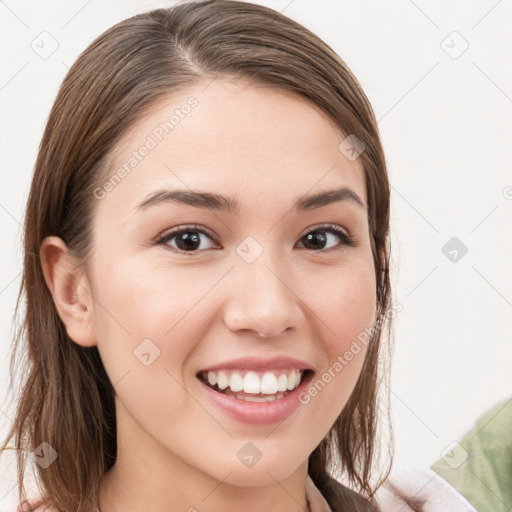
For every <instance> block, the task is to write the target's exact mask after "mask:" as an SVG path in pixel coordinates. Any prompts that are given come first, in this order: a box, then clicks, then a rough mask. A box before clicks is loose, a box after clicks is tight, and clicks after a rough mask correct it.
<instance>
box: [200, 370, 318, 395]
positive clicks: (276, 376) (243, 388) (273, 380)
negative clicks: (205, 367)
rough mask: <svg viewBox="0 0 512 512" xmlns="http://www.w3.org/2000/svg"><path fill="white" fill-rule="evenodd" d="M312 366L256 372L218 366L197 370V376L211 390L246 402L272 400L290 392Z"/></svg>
mask: <svg viewBox="0 0 512 512" xmlns="http://www.w3.org/2000/svg"><path fill="white" fill-rule="evenodd" d="M312 373H313V371H312V370H299V369H289V368H288V369H283V370H276V371H266V372H255V371H250V370H249V371H247V370H244V371H240V370H220V371H208V372H204V371H203V372H199V373H198V374H197V378H198V379H199V380H201V382H203V383H204V384H206V385H207V386H208V387H209V388H211V389H213V390H214V391H216V392H218V393H221V394H224V395H228V396H232V397H234V398H237V399H238V400H245V401H247V402H272V401H274V400H280V399H282V398H284V397H285V396H287V395H289V394H290V393H292V392H293V391H294V390H295V389H296V388H297V387H298V386H299V385H300V384H301V383H302V382H304V380H306V379H307V378H309V376H310V375H311V374H312Z"/></svg>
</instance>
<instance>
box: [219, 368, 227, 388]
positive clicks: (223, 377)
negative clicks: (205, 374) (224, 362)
mask: <svg viewBox="0 0 512 512" xmlns="http://www.w3.org/2000/svg"><path fill="white" fill-rule="evenodd" d="M217 386H219V388H220V389H226V388H227V387H228V386H229V379H228V376H227V375H226V374H225V373H224V372H222V371H220V372H219V373H217Z"/></svg>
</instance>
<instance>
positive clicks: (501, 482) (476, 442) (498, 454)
mask: <svg viewBox="0 0 512 512" xmlns="http://www.w3.org/2000/svg"><path fill="white" fill-rule="evenodd" d="M451 448H452V449H448V450H447V451H445V452H443V455H442V458H441V459H440V460H438V461H437V462H436V463H435V464H434V465H433V466H432V469H433V470H434V471H435V472H436V473H439V475H440V476H441V477H442V478H444V479H445V480H446V481H447V482H448V483H450V484H451V485H452V486H453V487H455V489H457V490H458V491H459V492H460V493H461V494H462V495H463V496H464V497H465V498H466V499H467V500H468V501H469V502H470V503H471V505H473V507H475V508H476V510H477V511H478V512H511V511H512V398H510V399H508V400H505V401H504V402H501V403H500V404H498V405H497V406H495V407H493V408H492V409H491V410H489V411H488V412H486V413H485V414H484V415H483V416H482V417H481V418H479V419H478V420H477V422H476V423H475V426H474V427H473V429H472V430H470V431H469V432H468V433H467V434H465V436H464V437H463V438H462V440H461V441H460V444H459V443H454V444H453V446H452V447H451Z"/></svg>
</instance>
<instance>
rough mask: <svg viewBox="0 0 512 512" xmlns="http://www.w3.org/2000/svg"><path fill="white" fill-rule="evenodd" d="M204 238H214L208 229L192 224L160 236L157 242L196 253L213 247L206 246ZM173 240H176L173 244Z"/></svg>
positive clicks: (177, 249)
mask: <svg viewBox="0 0 512 512" xmlns="http://www.w3.org/2000/svg"><path fill="white" fill-rule="evenodd" d="M204 239H206V240H212V237H211V236H210V235H209V234H208V233H207V232H206V231H204V230H202V229H197V228H195V227H193V226H190V227H186V228H181V229H177V230H174V231H171V232H170V233H167V234H165V235H163V236H162V237H160V238H158V240H156V242H155V243H156V244H163V245H165V246H167V247H169V248H170V249H171V250H175V251H177V252H189V253H194V252H198V251H204V250H208V249H211V247H204V245H205V242H203V240H204ZM171 241H174V242H173V243H172V244H171V243H170V242H171Z"/></svg>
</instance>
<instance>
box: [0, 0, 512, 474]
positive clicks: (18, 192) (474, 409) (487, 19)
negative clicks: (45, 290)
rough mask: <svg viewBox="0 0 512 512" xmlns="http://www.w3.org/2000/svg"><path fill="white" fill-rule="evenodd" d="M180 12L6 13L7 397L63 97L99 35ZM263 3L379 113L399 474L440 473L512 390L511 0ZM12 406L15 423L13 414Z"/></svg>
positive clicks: (0, 192) (145, 6) (55, 6)
mask: <svg viewBox="0 0 512 512" xmlns="http://www.w3.org/2000/svg"><path fill="white" fill-rule="evenodd" d="M172 3H173V2H167V3H166V2H149V1H148V2H143V1H133V0H132V1H126V0H123V1H101V2H100V1H98V0H92V1H91V0H90V1H88V2H87V1H80V2H78V1H69V0H66V1H58V2H57V1H54V2H51V3H50V2H40V1H30V2H28V1H17V2H14V1H13V0H5V1H3V2H1V3H0V22H1V26H2V29H1V31H0V59H1V74H0V106H1V113H2V115H1V126H0V154H1V159H0V165H1V168H0V169H1V187H0V235H1V243H0V269H1V273H0V315H1V317H0V328H1V334H0V336H1V341H2V342H1V343H0V389H1V390H2V394H3V390H5V388H6V387H7V383H8V380H7V379H8V367H7V364H8V355H9V349H10V343H11V339H12V325H11V319H12V315H13V311H14V304H15V300H16V295H17V289H18V287H19V283H20V278H21V273H20V271H21V229H20V224H21V223H22V220H23V215H24V207H25V203H26V199H27V195H28V190H29V185H30V179H31V173H32V169H33V165H34V162H35V158H36V152H37V147H38V144H39V141H40V138H41V136H42V133H43V128H44V125H45V121H46V119H47V116H48V113H49V111H50V108H51V105H52V102H53V100H54V98H55V95H56V93H57V89H58V86H59V85H60V82H61V81H62V79H63V78H64V75H65V73H66V72H67V69H68V67H69V66H70V65H71V64H72V63H73V62H74V60H75V59H76V58H77V56H78V54H79V53H80V52H81V51H83V50H84V49H85V48H86V46H87V45H88V44H89V43H90V42H91V41H92V40H93V39H94V38H95V37H96V36H97V35H99V34H100V33H101V32H103V31H104V30H106V29H107V28H108V27H110V26H112V25H113V24H114V23H116V22H118V21H120V20H122V19H124V18H127V17H129V16H132V15H134V14H136V13H139V12H143V11H146V10H149V9H152V8H156V7H164V6H166V5H171V4H172ZM257 3H261V4H264V5H267V6H269V7H272V8H274V9H276V10H278V11H283V13H284V14H286V15H287V16H289V17H291V18H293V19H295V20H297V21H299V22H300V23H302V24H304V25H305V26H306V27H308V28H309V29H311V30H312V31H313V32H315V33H316V34H318V35H319V36H320V37H321V38H323V39H324V40H325V41H326V42H327V43H328V44H329V45H330V46H332V48H333V49H334V50H335V51H336V52H337V53H338V54H339V55H340V56H341V57H342V58H343V59H344V60H345V61H346V63H347V64H348V66H349V67H350V68H351V69H352V71H353V72H354V74H355V75H356V77H357V78H358V79H359V81H360V82H361V84H362V86H363V89H364V90H365V92H366V94H367V95H368V97H369V99H370V101H371V103H372V105H373V107H374V109H375V112H376V116H377V119H378V120H379V128H380V132H381V136H382V139H383V144H384V149H385V152H386V156H387V161H388V165H389V172H390V179H391V183H392V191H393V192H392V230H393V235H392V243H393V270H392V272H393V274H392V279H393V283H394V294H395V298H396V300H398V301H399V302H400V303H401V304H402V306H403V311H402V312H401V313H400V314H399V315H398V316H397V317H396V336H395V357H394V362H393V374H392V382H391V395H392V411H393V416H394V424H393V428H394V431H395V436H396V444H397V448H396V467H397V468H400V467H405V466H410V465H420V466H429V465H430V464H431V463H433V462H434V461H435V460H437V459H438V458H439V456H440V454H441V452H442V450H443V449H444V448H445V447H446V446H447V445H448V444H449V443H450V442H452V441H453V440H454V439H459V438H460V437H461V436H462V435H463V434H464V432H465V431H466V430H467V429H469V428H470V427H471V425H472V423H473V422H474V421H475V420H476V418H477V417H478V416H480V415H481V414H482V413H483V412H485V410H487V409H488V408H490V407H491V406H493V405H494V404H496V403H498V402H499V401H501V400H504V399H506V398H508V397H510V395H511V394H512V392H511V391H512V390H511V388H512V386H511V385H512V382H511V376H510V375H511V372H510V368H511V366H512V365H511V363H512V343H511V341H512V336H511V333H512V315H511V313H512V270H511V268H512V264H511V262H512V243H511V239H512V237H511V233H512V215H511V213H512V200H511V199H512V175H511V172H510V171H511V163H512V143H511V141H512V116H511V114H512V66H511V64H512V61H511V51H510V50H511V48H512V32H511V31H510V24H509V23H508V22H509V20H510V19H512V4H511V2H510V0H501V1H495V0H493V1H467V0H464V1H451V2H446V1H419V0H418V1H412V0H407V1H406V0H399V1H387V2H382V1H377V0H372V1H362V0H358V1H345V0H344V1H339V0H338V1H325V0H324V1H319V0H317V1H315V2H313V1H306V0H292V1H291V2H290V1H289V0H284V1H264V2H257ZM43 6H44V7H43ZM43 31H47V32H48V33H50V34H51V36H52V37H53V38H54V39H55V40H56V41H57V43H58V48H57V50H56V51H55V52H54V53H53V54H52V55H51V56H50V57H48V58H47V59H43V58H41V57H40V56H39V55H38V54H37V53H36V52H35V51H34V50H33V49H32V47H31V44H33V43H32V42H33V41H34V40H35V41H36V42H37V41H38V40H39V39H38V38H39V37H40V34H41V32H43ZM454 31H456V32H458V34H459V35H457V34H453V32H454ZM462 38H463V39H462ZM463 40H465V41H466V43H464V41H463ZM464 44H468V45H469V47H468V48H467V50H466V51H464V52H463V53H462V54H461V55H460V56H458V57H457V58H452V57H454V56H457V54H458V53H459V52H460V51H461V50H462V49H463V47H464V46H463V45H464ZM447 52H448V53H447ZM450 52H451V54H452V56H450V55H449V53H450ZM452 237H457V238H458V239H460V240H461V241H462V242H463V243H464V244H465V245H466V246H467V248H468V252H467V254H465V255H464V256H463V257H462V258H461V259H460V260H459V261H457V262H452V261H450V260H449V259H448V258H447V257H446V256H445V255H444V254H443V252H442V250H441V249H442V247H443V246H444V245H445V244H446V243H447V242H448V240H450V239H451V238H452ZM0 398H1V396H0ZM3 404H4V401H3V398H2V401H1V402H0V409H1V412H2V414H0V417H1V418H2V421H3V422H4V424H5V425H7V424H8V422H9V417H12V411H8V410H7V409H6V407H4V405H3ZM4 430H5V429H4Z"/></svg>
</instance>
